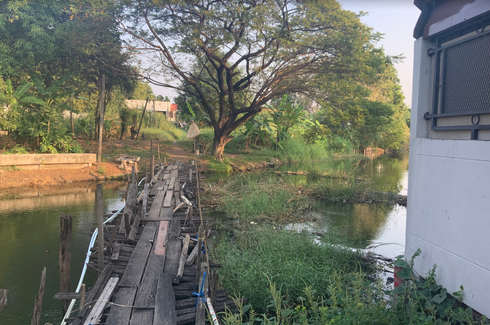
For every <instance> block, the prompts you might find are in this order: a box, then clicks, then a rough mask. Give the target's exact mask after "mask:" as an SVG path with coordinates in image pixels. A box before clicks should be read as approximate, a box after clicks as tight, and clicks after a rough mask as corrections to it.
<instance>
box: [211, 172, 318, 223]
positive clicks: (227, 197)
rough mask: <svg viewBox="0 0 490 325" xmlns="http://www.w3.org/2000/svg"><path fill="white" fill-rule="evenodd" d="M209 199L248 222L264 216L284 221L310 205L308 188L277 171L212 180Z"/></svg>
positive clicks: (222, 209) (237, 220) (233, 215)
mask: <svg viewBox="0 0 490 325" xmlns="http://www.w3.org/2000/svg"><path fill="white" fill-rule="evenodd" d="M204 201H205V202H207V204H208V206H215V207H217V208H218V209H219V210H221V211H225V212H226V214H227V216H228V217H229V218H232V219H233V220H234V221H236V222H238V225H239V226H240V225H246V224H249V223H250V222H259V221H261V220H262V221H263V220H267V221H272V222H284V221H287V220H290V218H291V217H292V216H293V212H296V213H295V215H296V216H297V215H298V213H297V211H299V210H303V209H305V208H308V207H309V199H308V197H307V196H306V195H305V193H304V192H301V191H298V190H297V188H296V187H294V186H293V185H292V184H290V183H289V182H288V181H287V180H285V179H283V178H279V177H277V176H276V175H274V174H264V173H251V174H239V175H236V176H235V177H233V178H232V179H228V180H227V181H226V182H223V181H219V182H217V183H214V184H208V186H207V191H206V196H205V200H204Z"/></svg>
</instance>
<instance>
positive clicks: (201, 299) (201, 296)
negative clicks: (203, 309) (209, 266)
mask: <svg viewBox="0 0 490 325" xmlns="http://www.w3.org/2000/svg"><path fill="white" fill-rule="evenodd" d="M205 281H206V271H204V274H203V276H202V283H201V291H200V292H199V293H197V292H193V293H192V295H194V296H197V300H196V306H197V305H198V304H199V303H200V302H202V303H204V302H205V300H204V290H203V289H204V282H205Z"/></svg>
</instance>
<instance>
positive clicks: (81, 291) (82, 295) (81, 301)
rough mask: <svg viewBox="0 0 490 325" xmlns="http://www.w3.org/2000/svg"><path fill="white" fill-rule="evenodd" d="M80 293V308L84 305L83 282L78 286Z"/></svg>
mask: <svg viewBox="0 0 490 325" xmlns="http://www.w3.org/2000/svg"><path fill="white" fill-rule="evenodd" d="M80 295H81V298H80V308H82V307H83V306H84V305H85V283H82V285H81V286H80Z"/></svg>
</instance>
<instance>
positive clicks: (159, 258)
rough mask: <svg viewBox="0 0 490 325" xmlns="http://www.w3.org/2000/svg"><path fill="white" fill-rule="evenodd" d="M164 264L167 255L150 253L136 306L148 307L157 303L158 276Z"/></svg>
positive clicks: (135, 302)
mask: <svg viewBox="0 0 490 325" xmlns="http://www.w3.org/2000/svg"><path fill="white" fill-rule="evenodd" d="M164 264H165V255H155V254H151V255H150V259H149V260H148V265H147V266H146V269H145V274H144V275H143V279H142V280H141V284H140V286H139V289H138V292H137V294H136V299H135V301H134V306H136V307H137V308H141V309H148V308H152V307H153V306H154V305H155V295H156V291H157V283H158V277H159V275H160V274H161V273H162V272H163V266H164Z"/></svg>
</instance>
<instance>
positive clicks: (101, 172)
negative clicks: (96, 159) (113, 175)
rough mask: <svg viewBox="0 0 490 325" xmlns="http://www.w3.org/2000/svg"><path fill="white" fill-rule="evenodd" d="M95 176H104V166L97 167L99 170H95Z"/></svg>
mask: <svg viewBox="0 0 490 325" xmlns="http://www.w3.org/2000/svg"><path fill="white" fill-rule="evenodd" d="M97 174H99V175H104V174H105V168H104V166H99V168H97Z"/></svg>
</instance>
